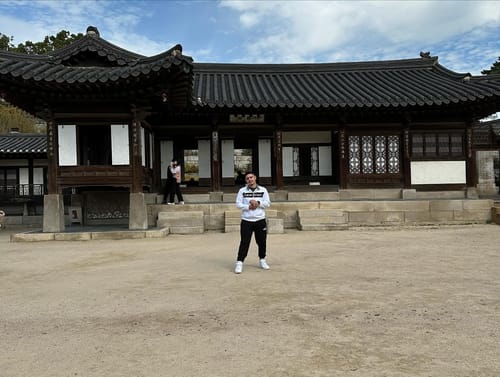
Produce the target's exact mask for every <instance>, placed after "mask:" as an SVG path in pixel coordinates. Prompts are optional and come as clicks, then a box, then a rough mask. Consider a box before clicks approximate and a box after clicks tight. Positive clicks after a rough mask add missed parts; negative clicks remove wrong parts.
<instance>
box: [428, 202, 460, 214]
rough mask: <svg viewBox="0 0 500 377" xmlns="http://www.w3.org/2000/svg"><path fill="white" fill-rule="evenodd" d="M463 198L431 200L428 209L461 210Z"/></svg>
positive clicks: (432, 210)
mask: <svg viewBox="0 0 500 377" xmlns="http://www.w3.org/2000/svg"><path fill="white" fill-rule="evenodd" d="M463 208H464V206H463V200H431V201H430V202H429V209H430V211H431V212H434V211H461V210H463Z"/></svg>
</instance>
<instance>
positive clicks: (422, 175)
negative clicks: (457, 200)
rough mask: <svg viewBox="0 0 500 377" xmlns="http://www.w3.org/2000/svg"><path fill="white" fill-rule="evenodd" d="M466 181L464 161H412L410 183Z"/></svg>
mask: <svg viewBox="0 0 500 377" xmlns="http://www.w3.org/2000/svg"><path fill="white" fill-rule="evenodd" d="M458 183H466V169H465V161H412V162H411V184H412V185H436V184H458Z"/></svg>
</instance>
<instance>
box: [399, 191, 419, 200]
mask: <svg viewBox="0 0 500 377" xmlns="http://www.w3.org/2000/svg"><path fill="white" fill-rule="evenodd" d="M401 198H402V199H403V200H415V199H417V190H415V189H403V190H402V191H401Z"/></svg>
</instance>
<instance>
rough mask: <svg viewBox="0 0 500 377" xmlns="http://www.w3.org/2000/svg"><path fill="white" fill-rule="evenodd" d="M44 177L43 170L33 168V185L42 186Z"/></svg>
mask: <svg viewBox="0 0 500 377" xmlns="http://www.w3.org/2000/svg"><path fill="white" fill-rule="evenodd" d="M43 181H44V175H43V168H34V169H33V184H34V185H43Z"/></svg>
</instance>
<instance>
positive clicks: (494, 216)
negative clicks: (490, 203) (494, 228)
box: [491, 206, 500, 225]
mask: <svg viewBox="0 0 500 377" xmlns="http://www.w3.org/2000/svg"><path fill="white" fill-rule="evenodd" d="M491 221H492V222H494V223H495V224H498V225H500V206H495V207H493V208H492V209H491Z"/></svg>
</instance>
